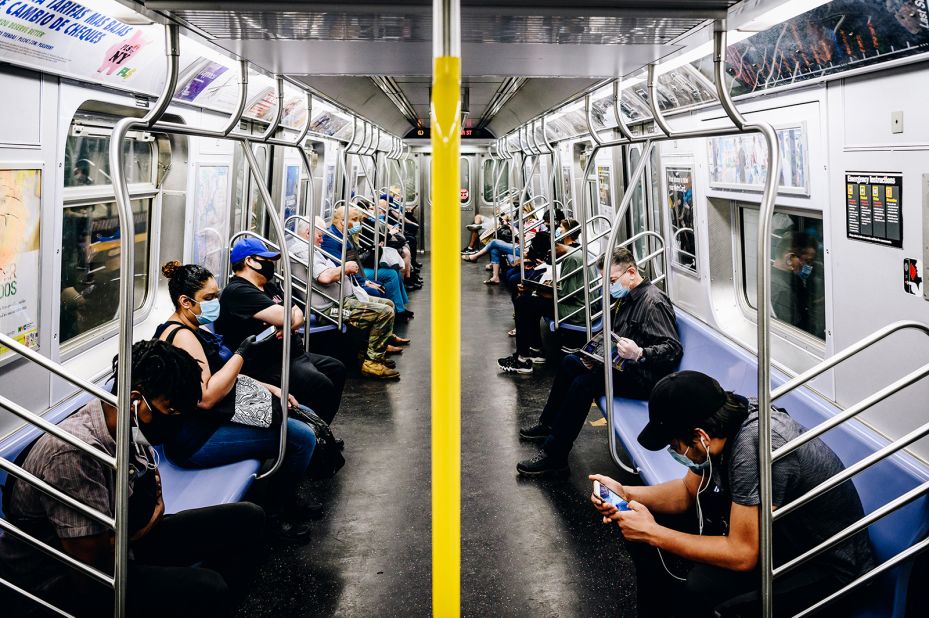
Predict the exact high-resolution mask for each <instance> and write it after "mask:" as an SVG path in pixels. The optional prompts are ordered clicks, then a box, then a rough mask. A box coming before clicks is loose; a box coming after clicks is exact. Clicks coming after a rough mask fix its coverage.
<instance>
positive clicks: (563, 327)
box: [545, 318, 603, 333]
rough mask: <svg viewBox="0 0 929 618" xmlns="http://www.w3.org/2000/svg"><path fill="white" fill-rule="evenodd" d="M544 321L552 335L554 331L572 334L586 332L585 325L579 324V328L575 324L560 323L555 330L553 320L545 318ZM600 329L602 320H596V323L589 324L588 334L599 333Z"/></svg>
mask: <svg viewBox="0 0 929 618" xmlns="http://www.w3.org/2000/svg"><path fill="white" fill-rule="evenodd" d="M545 321H546V323H548V330H550V331H551V332H553V333H554V332H555V331H556V330H566V331H569V332H572V333H586V332H587V325H586V324H581V325H580V326H578V325H576V324H569V323H568V322H562V323H561V324H559V325H558V327H557V328H556V327H555V320H553V319H552V318H545ZM602 329H603V321H602V320H597V321H595V322H592V323H591V324H590V332H592V333H599V332H600V331H601V330H602Z"/></svg>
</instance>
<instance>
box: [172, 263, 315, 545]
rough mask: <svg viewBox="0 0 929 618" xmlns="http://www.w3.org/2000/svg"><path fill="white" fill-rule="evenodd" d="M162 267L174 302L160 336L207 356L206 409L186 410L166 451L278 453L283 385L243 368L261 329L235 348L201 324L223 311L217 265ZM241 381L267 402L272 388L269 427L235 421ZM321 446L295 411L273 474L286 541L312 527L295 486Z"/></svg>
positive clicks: (205, 455) (188, 462) (192, 459)
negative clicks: (211, 268) (244, 372)
mask: <svg viewBox="0 0 929 618" xmlns="http://www.w3.org/2000/svg"><path fill="white" fill-rule="evenodd" d="M161 272H162V273H163V274H164V276H165V277H167V278H168V280H169V282H168V292H169V293H170V295H171V301H172V302H173V303H174V313H173V314H171V317H169V318H168V320H167V321H166V322H165V323H164V324H161V325H160V326H158V328H157V329H156V330H155V337H156V338H158V339H161V340H163V341H166V342H168V343H170V344H171V345H174V346H177V347H179V348H181V349H183V350H186V351H187V352H188V353H190V355H191V356H193V357H194V359H196V360H197V361H198V362H199V363H200V368H201V375H200V380H201V384H202V388H203V395H202V397H201V399H200V403H199V404H197V408H198V409H199V411H200V413H199V414H191V415H187V416H185V419H184V422H183V424H182V425H181V428H180V431H179V432H178V433H177V434H176V435H175V436H174V437H172V438H170V439H169V440H168V441H167V442H165V454H167V456H168V457H169V458H170V459H171V461H173V462H174V463H176V464H178V465H180V466H185V467H190V468H210V467H214V466H222V465H225V464H230V463H233V462H237V461H243V460H246V459H260V460H265V459H273V458H275V457H277V453H278V442H279V436H280V426H279V424H280V417H281V405H280V395H281V391H280V389H279V388H278V387H276V386H274V385H272V384H264V383H262V382H257V381H255V380H252V379H251V378H247V377H246V378H243V377H242V376H240V374H239V372H240V371H241V370H242V366H243V364H244V363H245V358H246V357H247V356H248V355H249V354H250V353H253V352H255V351H257V349H258V348H260V346H261V343H258V342H256V341H255V337H254V336H252V337H248V338H247V339H245V341H243V342H242V345H240V346H239V348H238V349H237V350H236V351H235V352H234V353H233V352H231V351H230V350H229V349H228V348H227V347H225V346H224V345H223V342H222V337H220V336H219V335H214V334H213V333H211V332H210V331H208V330H206V329H205V328H201V325H205V324H209V323H211V322H213V321H214V320H216V318H217V317H218V316H219V286H218V285H217V284H216V279H215V278H214V277H213V274H212V273H210V271H208V270H207V269H205V268H203V267H202V266H198V265H196V264H187V265H181V263H180V262H177V261H173V262H168V263H167V264H165V265H164V266H163V267H162V269H161ZM271 340H272V341H273V338H272V339H271ZM240 380H244V385H247V386H251V387H253V389H255V390H256V393H253V394H254V395H255V399H256V400H261V399H264V400H265V401H267V395H265V396H264V397H261V391H260V389H265V390H267V391H269V392H270V394H271V395H272V397H271V398H270V404H271V406H272V410H273V411H274V414H273V417H274V420H272V422H271V425H270V426H269V427H258V426H249V425H243V424H240V423H233V422H232V418H233V416H234V415H235V413H236V405H237V403H238V402H237V401H236V391H237V388H238V386H237V385H238V382H239V381H240ZM244 390H245V389H244V388H243V391H244ZM288 400H289V405H290V407H291V408H294V407H296V406H297V405H298V403H297V401H296V400H295V399H294V398H293V396H292V395H291V396H290V397H288ZM315 448H316V434H315V433H314V432H313V429H312V428H310V427H309V426H308V425H307V424H306V423H304V422H302V421H299V420H297V419H294V418H288V419H287V447H286V451H285V453H284V461H283V463H282V465H281V468H280V469H279V470H278V472H277V473H276V474H275V475H274V477H273V478H272V480H271V485H272V487H271V491H270V494H271V499H272V501H273V504H271V505H269V513H271V520H272V522H273V524H274V525H275V528H276V532H277V534H278V536H279V537H280V538H281V539H282V540H290V541H304V540H308V539H309V531H310V530H309V526H308V525H307V524H306V522H304V521H301V519H300V517H299V516H298V514H297V512H296V491H297V486H298V485H299V483H300V480H301V479H302V478H303V476H304V474H305V473H306V470H307V467H308V466H309V464H310V460H311V459H312V457H313V450H314V449H315Z"/></svg>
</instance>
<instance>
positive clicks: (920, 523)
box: [597, 310, 929, 618]
mask: <svg viewBox="0 0 929 618" xmlns="http://www.w3.org/2000/svg"><path fill="white" fill-rule="evenodd" d="M677 325H678V330H679V332H680V336H681V342H682V343H683V346H684V356H683V358H682V360H681V364H680V369H682V370H683V369H691V370H695V371H702V372H703V373H706V374H708V375H711V376H713V377H714V378H716V379H717V380H718V381H719V383H720V384H721V385H722V387H723V388H724V389H726V390H732V391H736V392H738V393H739V394H742V395H745V396H755V395H756V394H757V392H758V385H757V357H756V356H755V355H754V354H752V353H750V352H748V351H747V350H745V349H744V348H742V347H740V346H738V345H736V344H735V343H733V342H731V341H730V340H729V339H727V338H726V337H724V336H721V335H720V334H718V333H717V332H715V331H714V330H713V329H711V328H710V327H708V326H707V325H705V324H703V323H702V322H700V321H699V320H697V319H696V318H694V317H691V316H690V315H687V314H686V313H684V312H682V311H681V310H677ZM786 380H787V376H785V375H784V374H783V373H782V372H780V371H778V370H776V369H773V368H772V375H771V381H772V384H773V385H774V386H778V385H781V384H783V383H784V382H785V381H786ZM597 403H598V405H599V407H600V409H601V410H602V411H603V413H604V415H605V414H606V399H605V398H603V397H601V398H600V399H599V401H598V402H597ZM774 403H775V405H777V406H778V407H783V408H785V409H786V410H787V412H788V413H789V414H790V415H791V416H792V417H793V418H794V419H796V420H797V421H798V422H799V423H800V424H802V425H803V426H804V427H814V426H816V425H818V424H820V423H821V422H823V421H825V420H827V419H829V418H830V417H832V416H833V415H835V414H836V412H837V411H838V410H837V408H836V407H835V406H834V405H832V404H830V403H829V402H827V401H826V400H824V399H823V398H822V397H821V396H819V395H817V394H815V393H814V392H812V391H810V390H809V389H807V388H805V387H801V388H799V389H796V390H794V391H793V392H791V393H789V394H787V395H785V396H784V397H782V398H780V399H778V400H777V401H775V402H774ZM647 421H648V406H647V404H646V402H644V401H634V400H629V399H622V398H618V397H614V427H613V429H614V431H615V432H616V435H617V438H618V439H619V441H620V442H622V444H623V446H624V447H625V450H626V452H627V453H628V455H629V457H631V459H632V461H633V462H634V465H635V467H637V468H638V470H639V475H640V477H641V479H642V481H643V482H644V483H646V484H649V485H653V484H657V483H662V482H665V481H668V480H671V479H677V478H681V477H682V476H683V472H684V470H683V467H682V466H680V464H678V463H676V462H675V461H674V460H673V459H672V458H671V457H670V456H669V455H668V453H667V452H665V451H658V452H652V451H647V450H645V449H643V448H642V447H641V446H640V445H639V443H638V441H637V439H636V438H637V437H638V435H639V432H640V431H641V430H642V428H643V427H645V424H646V422H647ZM821 437H822V440H823V441H824V442H825V443H826V444H827V445H828V446H829V447H830V448H831V449H832V450H833V451H835V453H836V454H837V455H838V456H839V458H840V459H841V460H842V462H843V463H844V464H845V465H846V466H849V465H851V464H854V463H855V462H857V461H859V460H861V459H863V458H864V457H866V456H868V455H870V454H871V453H873V452H874V451H876V450H878V449H880V448H882V447H883V446H886V445H887V444H888V443H889V441H888V440H887V439H886V438H884V437H883V436H880V435H879V434H877V433H876V432H874V431H873V430H871V429H870V428H868V427H867V426H866V425H864V424H863V423H861V422H859V421H857V420H851V421H848V422H846V423H843V424H842V425H839V426H838V427H836V428H834V429H832V430H830V431H828V432H826V433H825V434H823V436H821ZM927 480H929V467H927V466H926V465H925V464H924V463H922V462H921V461H919V460H918V459H916V458H914V457H912V456H910V455H908V454H905V453H897V454H895V455H893V456H891V457H889V458H887V459H885V460H883V461H882V462H880V463H878V464H875V465H873V466H871V467H870V468H868V469H867V470H865V471H864V472H861V473H859V474H857V475H855V476H854V477H853V479H852V482H853V483H854V484H855V487H856V488H857V489H858V493H859V495H860V496H861V501H862V504H863V506H864V510H865V513H870V512H872V511H874V510H876V509H877V508H879V507H881V506H883V505H884V504H886V503H887V502H889V501H891V500H893V499H894V498H897V497H898V496H900V495H901V494H903V493H905V492H907V491H909V490H911V489H913V488H914V487H916V486H918V485H920V484H922V483H924V482H925V481H927ZM801 512H802V509H801ZM927 532H929V497H927V496H926V495H923V496H921V497H920V498H919V499H917V500H915V501H914V502H912V503H910V504H909V505H907V506H905V507H903V508H901V509H899V510H897V511H896V512H894V513H893V514H891V515H888V516H886V517H884V518H883V519H881V520H879V521H878V522H877V523H875V524H872V525H871V526H870V527H869V528H868V534H869V537H870V540H871V545H872V548H873V550H874V553H875V558H876V560H877V562H883V561H885V560H887V559H888V558H891V557H893V556H894V555H896V554H897V553H899V552H900V551H902V550H903V549H906V548H907V547H909V546H910V545H912V544H913V543H915V542H918V541H919V540H922V539H923V538H925V536H926V534H927ZM911 570H912V561H910V562H908V563H906V564H904V565H903V566H899V567H897V568H895V569H892V570H890V571H888V572H887V573H886V574H883V575H882V576H880V577H878V578H877V582H876V584H875V585H874V586H873V587H872V590H871V593H870V594H869V601H870V602H869V604H868V605H867V606H866V607H862V608H860V610H859V611H858V613H857V614H856V616H858V617H860V618H864V617H872V616H873V617H876V616H895V617H897V616H903V615H904V613H905V611H906V592H907V586H908V583H909V576H910V572H911Z"/></svg>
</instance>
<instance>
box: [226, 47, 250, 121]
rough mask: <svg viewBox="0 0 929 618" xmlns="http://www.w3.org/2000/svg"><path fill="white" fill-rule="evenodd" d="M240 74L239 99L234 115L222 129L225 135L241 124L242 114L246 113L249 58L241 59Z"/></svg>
mask: <svg viewBox="0 0 929 618" xmlns="http://www.w3.org/2000/svg"><path fill="white" fill-rule="evenodd" d="M239 76H240V77H239V100H238V102H237V103H236V106H235V109H234V110H233V112H232V115H231V116H229V122H228V123H226V126H225V127H223V128H222V130H221V132H222V134H223V135H229V134H230V133H232V132H233V131H234V130H235V128H236V127H237V126H239V123H240V122H241V121H242V114H244V113H245V104H246V102H247V101H248V60H240V61H239Z"/></svg>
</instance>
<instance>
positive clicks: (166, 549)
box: [0, 341, 264, 618]
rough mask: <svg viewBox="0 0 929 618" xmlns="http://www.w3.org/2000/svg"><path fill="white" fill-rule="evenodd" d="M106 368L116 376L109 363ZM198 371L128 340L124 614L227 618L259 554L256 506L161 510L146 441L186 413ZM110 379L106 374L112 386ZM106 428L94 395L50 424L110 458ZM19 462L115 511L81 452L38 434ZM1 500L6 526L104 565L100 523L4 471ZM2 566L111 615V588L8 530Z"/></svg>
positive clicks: (54, 594) (15, 578)
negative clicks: (129, 377)
mask: <svg viewBox="0 0 929 618" xmlns="http://www.w3.org/2000/svg"><path fill="white" fill-rule="evenodd" d="M113 368H114V374H115V370H116V361H115V359H114V361H113ZM199 375H200V368H199V367H198V366H197V361H195V360H194V359H193V358H192V357H191V356H190V354H188V353H187V352H185V351H183V350H181V349H179V348H175V347H172V346H170V345H168V344H166V343H164V342H163V341H141V342H139V343H136V344H135V345H134V346H132V386H131V388H132V394H131V401H132V408H131V412H130V410H127V411H126V412H127V413H131V414H132V424H133V427H134V428H137V429H138V431H139V434H138V435H137V434H135V433H134V436H135V435H137V437H135V438H134V442H133V444H132V445H131V446H132V448H131V449H130V452H131V459H132V462H131V463H129V464H128V465H129V466H130V467H131V469H132V470H133V471H134V473H133V474H128V477H129V488H130V498H129V518H128V530H129V548H130V553H129V556H130V560H129V565H128V569H129V570H128V573H129V577H128V587H127V591H128V596H127V610H126V615H128V616H134V617H135V616H141V617H157V618H164V617H165V616H181V615H183V616H230V615H231V614H232V610H233V608H234V605H235V597H236V596H238V595H239V594H241V593H242V592H244V590H245V588H246V587H247V585H248V583H249V581H250V579H251V574H252V572H253V571H254V569H255V567H256V566H257V564H258V560H259V558H260V555H261V550H262V545H263V541H262V530H263V528H264V512H263V511H262V510H261V508H260V507H258V506H256V505H254V504H249V503H244V502H242V503H238V504H225V505H221V506H211V507H206V508H199V509H195V510H189V511H182V512H179V513H175V514H172V515H165V505H164V500H163V499H162V494H161V477H160V476H159V474H158V467H157V462H158V459H157V457H156V456H155V453H154V452H153V450H152V448H151V447H150V446H149V444H161V443H162V442H163V441H164V440H165V439H166V438H167V437H169V436H170V435H171V434H172V433H173V432H174V431H175V429H176V427H177V424H178V421H179V420H180V419H181V418H182V417H183V415H186V414H188V413H191V412H192V411H193V410H195V409H196V407H197V401H198V400H199V399H200V395H201V389H200V380H199ZM116 383H117V380H116V376H115V375H114V378H113V385H114V386H113V390H114V391H115V388H116V386H115V385H116ZM116 425H117V412H116V408H115V407H114V406H112V405H110V404H109V403H105V402H102V401H99V400H93V401H91V402H90V403H88V404H87V405H85V406H84V407H83V408H81V409H80V410H78V411H77V412H75V413H74V414H73V415H71V416H70V417H69V418H67V419H65V420H64V421H62V422H61V424H60V425H59V427H60V428H61V429H63V430H65V431H67V432H68V433H70V434H71V435H73V436H75V437H77V438H78V439H80V440H82V441H83V442H85V443H86V444H88V445H90V446H91V447H93V448H94V449H96V450H98V451H100V452H103V453H108V454H109V455H110V456H114V455H115V454H116V440H115V438H116ZM17 461H18V462H19V463H20V465H21V466H22V467H23V468H24V469H25V470H26V471H27V472H29V473H31V474H33V475H35V476H36V477H38V478H39V479H41V480H43V481H45V482H46V483H48V484H49V485H51V486H52V487H55V488H56V489H58V490H60V491H62V492H64V493H65V494H67V495H69V496H71V497H72V498H75V499H76V500H78V501H79V502H81V503H83V504H85V505H87V506H89V507H91V508H93V509H95V510H97V511H99V512H101V513H103V514H105V515H108V516H109V517H114V508H113V504H114V501H115V496H116V476H115V475H114V473H113V470H112V469H111V468H110V467H109V466H107V465H106V464H104V463H103V462H101V461H99V460H98V459H96V458H94V457H91V456H89V455H88V454H87V453H85V452H84V451H83V450H81V449H79V448H76V447H74V446H72V445H70V444H68V443H65V442H63V441H61V440H59V439H58V438H56V437H54V436H52V435H51V434H45V435H43V436H42V437H40V438H39V439H38V440H36V441H35V442H34V443H33V444H32V445H31V446H30V447H27V450H26V451H24V452H23V454H22V455H21V456H20V458H18V459H17ZM3 507H4V511H5V513H6V519H7V520H8V521H9V522H10V523H12V524H14V525H16V526H17V527H19V528H20V529H22V530H24V531H26V532H28V533H29V534H31V535H32V536H34V537H36V538H38V539H39V540H40V541H42V542H43V543H46V544H48V545H50V546H52V547H54V548H56V549H58V550H60V551H62V552H64V553H65V554H66V555H68V556H70V557H72V558H74V559H75V560H78V561H79V562H82V563H84V564H86V565H88V566H91V567H94V568H95V569H98V570H100V571H102V572H104V573H112V572H113V554H114V550H113V532H112V531H111V530H110V529H109V528H108V527H107V526H105V525H104V524H101V523H100V522H98V521H96V520H94V519H90V518H89V517H87V516H86V515H83V514H81V513H79V512H78V511H76V510H74V509H72V508H70V507H68V506H66V505H65V504H64V503H63V502H60V501H58V500H56V499H53V498H51V497H49V496H48V495H46V494H44V493H43V492H41V491H40V490H38V489H37V488H35V487H34V486H33V485H31V484H30V483H28V482H26V481H23V480H20V479H15V480H14V477H9V478H8V479H7V485H6V487H5V488H4V496H3ZM0 573H2V576H3V577H4V578H6V579H7V580H9V581H12V582H14V583H15V584H16V585H18V586H20V587H22V588H24V589H25V590H27V591H29V592H31V593H33V594H36V595H38V596H39V597H41V598H43V599H44V600H46V601H49V602H51V603H53V604H55V605H57V606H58V607H60V608H62V609H64V610H65V611H67V612H70V613H72V614H74V615H77V616H81V617H85V616H86V617H91V618H98V617H99V616H112V615H113V591H112V589H110V588H109V587H107V586H104V585H103V584H101V583H99V582H97V581H95V580H91V579H90V578H88V577H87V576H86V575H83V574H79V573H78V572H77V571H76V570H74V569H71V568H69V567H67V566H65V565H64V564H62V563H61V562H59V561H58V560H55V559H53V558H51V557H50V556H47V555H46V554H44V553H42V552H40V551H38V550H36V549H35V548H33V547H32V546H31V545H28V544H26V543H24V542H22V541H20V540H19V538H17V537H15V536H14V535H12V534H10V533H7V532H0ZM4 590H5V588H4ZM0 596H4V595H3V594H0ZM3 603H4V604H3V612H4V615H5V616H24V615H27V613H28V612H29V611H31V610H35V609H36V608H37V606H36V605H35V604H34V603H33V602H31V601H26V600H25V598H24V597H20V596H19V595H12V594H11V595H9V599H6V598H4V601H3ZM20 604H22V606H20ZM43 615H47V614H44V613H43Z"/></svg>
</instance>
